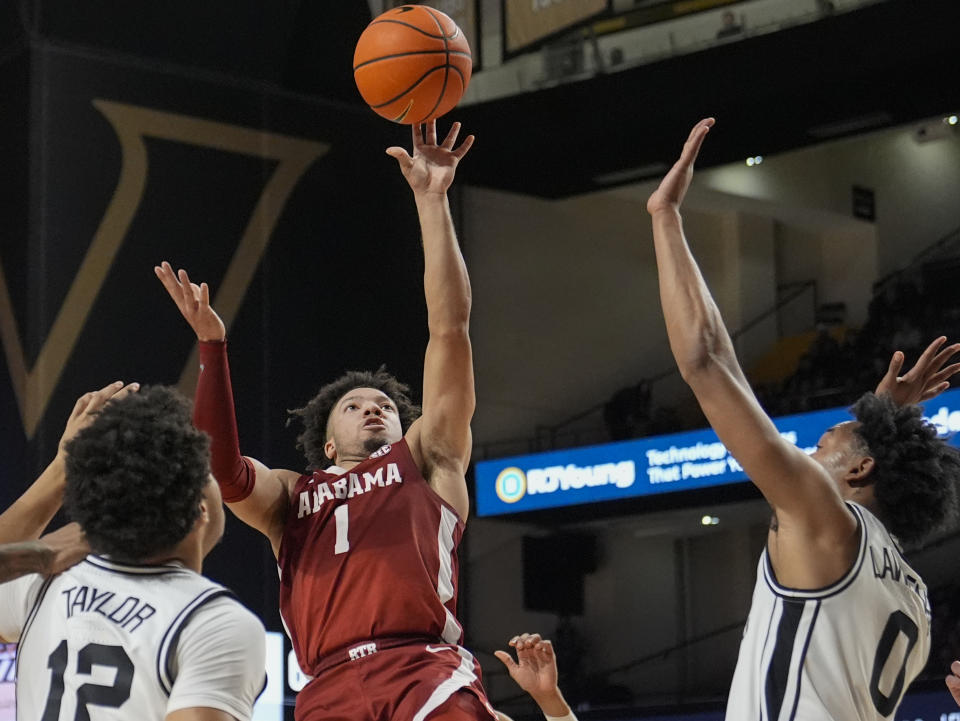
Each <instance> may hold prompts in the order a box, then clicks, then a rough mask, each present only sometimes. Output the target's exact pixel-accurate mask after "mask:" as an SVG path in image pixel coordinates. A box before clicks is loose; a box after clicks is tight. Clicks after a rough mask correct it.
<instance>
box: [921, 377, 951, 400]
mask: <svg viewBox="0 0 960 721" xmlns="http://www.w3.org/2000/svg"><path fill="white" fill-rule="evenodd" d="M949 387H950V384H949V383H947V382H943V383H941V384H939V385H937V386H934V387H933V388H927V389H926V390H924V392H923V393H922V394H921V395H920V402H921V403H923V401H928V400H930V399H931V398H936V397H937V396H938V395H940V394H941V393H943V392H944V391H945V390H947V388H949Z"/></svg>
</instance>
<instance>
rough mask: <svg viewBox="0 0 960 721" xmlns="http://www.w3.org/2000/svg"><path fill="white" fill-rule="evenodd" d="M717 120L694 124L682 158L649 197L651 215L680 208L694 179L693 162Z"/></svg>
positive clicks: (705, 120) (684, 146)
mask: <svg viewBox="0 0 960 721" xmlns="http://www.w3.org/2000/svg"><path fill="white" fill-rule="evenodd" d="M715 122H716V121H715V120H714V119H713V118H704V119H703V120H701V121H700V122H699V123H697V124H696V125H694V126H693V130H691V131H690V136H689V137H688V138H687V142H686V143H684V144H683V152H681V153H680V159H679V160H678V161H677V162H676V163H674V164H673V167H672V168H670V172H668V173H667V174H666V175H665V176H664V177H663V180H661V181H660V186H659V187H658V188H657V189H656V190H655V191H654V192H653V195H651V196H650V197H649V199H647V212H648V213H650V215H656V214H657V213H658V212H661V211H663V210H670V211H673V212H676V211H678V210H679V209H680V204H681V203H683V198H684V196H685V195H686V194H687V189H688V188H689V187H690V181H691V180H692V179H693V164H694V162H695V161H696V159H697V155H698V154H699V153H700V146H701V145H703V139H704V138H706V137H707V133H708V132H710V128H712V127H713V124H714V123H715Z"/></svg>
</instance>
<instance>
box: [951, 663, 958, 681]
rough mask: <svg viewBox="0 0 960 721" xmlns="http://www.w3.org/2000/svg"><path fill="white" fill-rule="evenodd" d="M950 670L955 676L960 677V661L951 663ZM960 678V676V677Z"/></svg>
mask: <svg viewBox="0 0 960 721" xmlns="http://www.w3.org/2000/svg"><path fill="white" fill-rule="evenodd" d="M950 671H951V672H953V675H954V676H958V677H960V661H954V662H953V663H951V664H950ZM958 680H960V678H958Z"/></svg>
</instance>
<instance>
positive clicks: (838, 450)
mask: <svg viewBox="0 0 960 721" xmlns="http://www.w3.org/2000/svg"><path fill="white" fill-rule="evenodd" d="M856 425H857V424H856V422H855V421H846V422H844V423H840V424H838V425H835V426H834V427H833V428H830V429H828V430H827V432H826V433H824V434H823V435H822V436H820V440H819V441H818V442H817V449H816V450H815V451H814V452H813V453H811V454H810V457H811V458H813V459H815V460H816V461H817V462H818V463H819V464H820V465H821V466H823V467H824V468H825V469H826V471H827V473H829V474H830V477H831V478H833V479H834V481H835V482H836V483H837V486H838V487H839V489H840V495H841V496H844V497H846V496H848V495H849V491H850V485H849V484H848V483H847V482H846V480H845V479H846V478H847V474H848V473H849V471H850V470H851V469H852V468H855V467H857V466H858V464H859V462H860V460H861V458H862V457H863V454H862V453H860V452H859V450H858V446H859V444H858V443H857V440H856V437H855V436H854V428H856Z"/></svg>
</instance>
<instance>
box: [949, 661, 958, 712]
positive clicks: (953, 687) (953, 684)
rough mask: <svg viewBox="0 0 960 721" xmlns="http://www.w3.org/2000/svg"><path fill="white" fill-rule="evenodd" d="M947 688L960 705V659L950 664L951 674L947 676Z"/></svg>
mask: <svg viewBox="0 0 960 721" xmlns="http://www.w3.org/2000/svg"><path fill="white" fill-rule="evenodd" d="M947 688H948V689H950V694H951V695H952V696H953V700H954V701H956V702H957V706H960V661H954V662H953V663H952V664H950V675H949V676H947Z"/></svg>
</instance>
